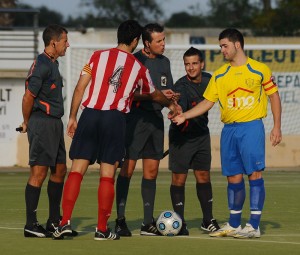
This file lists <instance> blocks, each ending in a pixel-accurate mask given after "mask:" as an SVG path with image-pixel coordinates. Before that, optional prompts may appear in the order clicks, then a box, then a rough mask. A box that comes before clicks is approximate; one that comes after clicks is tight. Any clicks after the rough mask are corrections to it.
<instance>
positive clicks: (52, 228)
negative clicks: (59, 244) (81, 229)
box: [46, 220, 78, 237]
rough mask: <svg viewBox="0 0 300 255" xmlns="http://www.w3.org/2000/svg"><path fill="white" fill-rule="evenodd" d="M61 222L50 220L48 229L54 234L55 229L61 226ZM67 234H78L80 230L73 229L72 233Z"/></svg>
mask: <svg viewBox="0 0 300 255" xmlns="http://www.w3.org/2000/svg"><path fill="white" fill-rule="evenodd" d="M59 223H60V222H51V221H50V220H48V221H47V225H46V230H47V231H48V232H50V233H51V234H53V233H54V232H55V230H56V229H57V228H58V227H59ZM65 236H73V237H74V236H78V232H77V231H75V230H73V229H72V233H71V234H68V233H67V234H65Z"/></svg>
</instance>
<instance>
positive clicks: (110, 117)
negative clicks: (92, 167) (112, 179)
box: [69, 108, 126, 165]
mask: <svg viewBox="0 0 300 255" xmlns="http://www.w3.org/2000/svg"><path fill="white" fill-rule="evenodd" d="M125 127H126V119H125V113H122V112H120V111H118V110H106V111H101V110H95V109H90V108H85V109H84V110H83V112H82V114H81V116H80V119H79V122H78V126H77V129H76V132H75V135H74V138H73V140H72V144H71V148H70V152H69V156H70V159H72V160H73V159H86V160H89V161H90V164H94V163H95V161H97V163H99V164H100V163H101V162H103V163H108V164H111V165H114V164H115V163H116V162H117V161H118V162H121V161H122V160H123V158H124V156H125Z"/></svg>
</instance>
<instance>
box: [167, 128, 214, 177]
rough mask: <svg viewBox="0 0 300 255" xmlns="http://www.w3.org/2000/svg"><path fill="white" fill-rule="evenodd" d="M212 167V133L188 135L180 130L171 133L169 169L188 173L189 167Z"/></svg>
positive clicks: (199, 168) (206, 168)
mask: <svg viewBox="0 0 300 255" xmlns="http://www.w3.org/2000/svg"><path fill="white" fill-rule="evenodd" d="M210 167H211V143H210V135H209V134H206V135H203V136H197V137H193V138H191V137H186V136H184V135H182V134H179V132H174V133H171V132H170V134H169V169H170V170H171V171H172V172H173V173H178V174H186V173H188V170H189V169H192V170H203V171H209V170H210Z"/></svg>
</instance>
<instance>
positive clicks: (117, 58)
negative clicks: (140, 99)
mask: <svg viewBox="0 0 300 255" xmlns="http://www.w3.org/2000/svg"><path fill="white" fill-rule="evenodd" d="M85 73H89V74H90V75H91V76H92V79H91V82H90V84H89V88H88V91H87V93H86V98H85V99H84V100H83V103H82V105H83V106H84V107H87V108H93V109H98V110H115V109H116V110H119V111H121V112H125V113H128V112H129V111H130V107H131V103H132V100H133V93H134V91H135V90H136V89H140V93H141V94H149V93H152V92H153V91H154V90H155V87H154V85H153V82H152V80H151V77H150V74H149V70H148V69H147V68H146V67H145V66H143V65H142V64H141V63H140V62H139V61H138V60H137V59H136V58H135V57H134V56H133V55H132V54H130V53H127V52H125V51H122V50H119V49H117V48H112V49H109V50H99V51H95V52H94V53H93V55H92V56H91V58H90V60H89V63H88V64H87V65H85V67H84V68H83V70H82V74H85Z"/></svg>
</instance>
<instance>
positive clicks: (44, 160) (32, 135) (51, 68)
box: [21, 25, 75, 237]
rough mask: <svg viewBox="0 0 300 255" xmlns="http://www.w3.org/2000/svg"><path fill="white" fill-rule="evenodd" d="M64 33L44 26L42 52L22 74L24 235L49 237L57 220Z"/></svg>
mask: <svg viewBox="0 0 300 255" xmlns="http://www.w3.org/2000/svg"><path fill="white" fill-rule="evenodd" d="M67 34H68V31H67V30H66V29H65V28H63V27H61V26H59V25H49V26H48V27H46V28H45V30H44V31H43V41H44V44H45V48H44V52H43V53H41V54H40V55H39V56H38V57H37V59H36V60H35V61H34V63H33V64H32V66H31V68H30V70H29V72H28V76H27V78H26V83H25V94H24V96H23V102H22V112H23V123H22V131H21V132H22V133H26V132H27V135H28V141H29V165H30V176H29V179H28V182H27V185H26V188H25V202H26V225H25V227H24V236H25V237H49V236H51V234H50V233H49V231H50V232H54V228H55V227H57V226H58V224H59V221H60V201H61V196H62V191H63V184H64V178H65V175H66V172H67V166H66V150H65V142H64V130H63V123H62V121H61V117H62V116H63V114H64V102H63V96H62V87H63V81H62V78H61V75H60V73H59V69H58V61H57V58H58V57H62V56H64V55H65V53H66V50H67V48H68V47H69V46H70V45H69V42H68V36H67ZM49 168H50V170H51V173H50V177H49V181H48V186H47V193H48V198H49V218H48V221H47V225H46V229H44V228H43V227H42V226H41V225H40V224H39V222H38V220H37V207H38V202H39V198H40V193H41V187H42V185H43V182H44V180H45V179H46V177H47V173H48V169H49ZM74 233H75V232H74ZM74 233H73V234H74Z"/></svg>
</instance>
